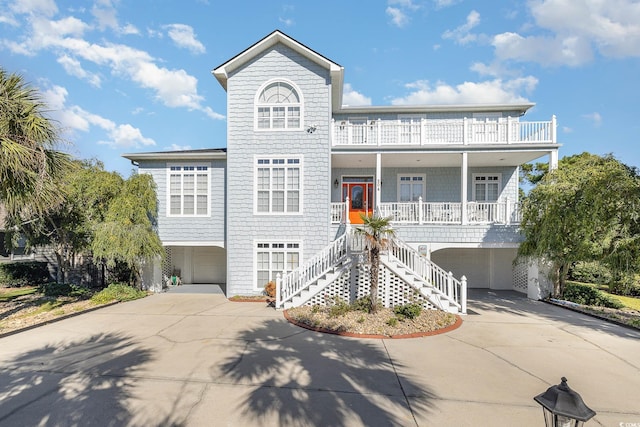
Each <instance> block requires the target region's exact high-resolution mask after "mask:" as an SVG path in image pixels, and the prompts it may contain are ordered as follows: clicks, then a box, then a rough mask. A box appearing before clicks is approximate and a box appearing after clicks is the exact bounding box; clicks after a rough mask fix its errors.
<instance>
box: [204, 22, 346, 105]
mask: <svg viewBox="0 0 640 427" xmlns="http://www.w3.org/2000/svg"><path fill="white" fill-rule="evenodd" d="M279 43H280V44H283V45H285V46H287V47H288V48H290V49H292V50H294V51H295V52H297V53H299V54H300V55H302V56H304V57H305V58H307V59H309V60H310V61H313V62H315V63H316V64H318V65H320V66H322V67H324V68H325V69H327V70H329V73H330V76H331V88H332V90H331V97H332V106H333V109H334V110H338V109H340V107H341V104H342V84H343V78H344V68H343V67H342V66H341V65H339V64H337V63H335V62H333V61H331V60H330V59H328V58H326V57H325V56H322V55H320V54H319V53H318V52H316V51H315V50H313V49H311V48H309V47H307V46H305V45H303V44H302V43H300V42H298V41H297V40H294V39H292V38H291V37H289V36H288V35H286V34H284V33H283V32H281V31H279V30H275V31H274V32H272V33H271V34H269V35H268V36H266V37H265V38H263V39H262V40H260V41H258V42H257V43H255V44H254V45H252V46H250V47H248V48H247V49H245V50H244V51H242V52H240V53H239V54H237V55H236V56H234V57H233V58H231V59H229V60H228V61H226V62H225V63H223V64H220V65H219V66H217V67H216V68H214V69H213V70H211V73H212V74H213V75H214V76H215V78H216V79H217V80H218V82H220V84H221V85H222V87H223V88H224V89H225V90H227V79H228V77H229V74H231V73H232V72H233V71H235V70H237V69H238V68H240V67H241V66H243V65H244V64H246V63H247V62H249V61H251V60H252V59H253V58H255V57H256V56H258V55H260V54H261V53H263V52H265V51H266V50H268V49H270V48H272V47H273V46H275V45H277V44H279Z"/></svg>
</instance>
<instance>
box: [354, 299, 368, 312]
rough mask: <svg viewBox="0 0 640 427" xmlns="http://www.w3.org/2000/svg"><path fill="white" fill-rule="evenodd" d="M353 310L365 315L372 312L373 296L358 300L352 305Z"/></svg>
mask: <svg viewBox="0 0 640 427" xmlns="http://www.w3.org/2000/svg"><path fill="white" fill-rule="evenodd" d="M351 308H352V309H353V310H356V311H363V312H365V313H370V312H371V295H367V296H364V297H362V298H358V299H357V300H355V301H354V302H352V303H351Z"/></svg>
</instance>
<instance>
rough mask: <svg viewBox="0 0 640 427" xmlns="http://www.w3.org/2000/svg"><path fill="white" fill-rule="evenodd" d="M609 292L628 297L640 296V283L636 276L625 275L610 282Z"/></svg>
mask: <svg viewBox="0 0 640 427" xmlns="http://www.w3.org/2000/svg"><path fill="white" fill-rule="evenodd" d="M609 292H610V293H612V294H616V295H623V296H627V297H640V284H638V282H637V281H636V278H635V276H633V275H625V276H623V277H622V278H621V279H619V280H617V281H615V282H611V283H610V284H609Z"/></svg>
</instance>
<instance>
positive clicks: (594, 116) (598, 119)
mask: <svg viewBox="0 0 640 427" xmlns="http://www.w3.org/2000/svg"><path fill="white" fill-rule="evenodd" d="M582 117H584V118H585V119H587V120H589V121H591V122H592V123H593V125H594V126H595V127H599V126H600V125H602V116H601V115H600V113H598V112H597V111H594V112H593V113H589V114H583V115H582Z"/></svg>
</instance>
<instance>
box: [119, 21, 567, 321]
mask: <svg viewBox="0 0 640 427" xmlns="http://www.w3.org/2000/svg"><path fill="white" fill-rule="evenodd" d="M212 73H213V75H214V77H215V78H216V79H217V81H218V82H219V83H220V85H221V86H222V88H223V89H224V90H225V91H226V92H227V115H228V118H227V119H228V123H227V126H228V127H227V148H226V149H223V150H220V149H205V150H192V151H175V152H156V153H135V154H126V155H124V157H126V158H128V159H130V160H131V161H132V162H134V163H135V164H137V165H138V168H139V172H140V173H150V174H152V175H153V177H154V180H155V182H156V184H157V191H158V197H159V202H160V203H159V220H158V227H159V234H160V238H161V240H162V242H163V244H164V246H165V248H166V253H167V256H166V258H165V260H164V262H163V263H162V265H160V263H159V262H158V263H156V265H154V266H153V267H152V268H150V269H149V272H148V274H147V278H146V281H147V283H148V284H149V286H150V287H155V288H157V287H159V286H161V285H162V284H163V283H164V282H165V281H166V280H167V278H168V277H171V276H175V275H178V276H180V278H181V280H182V282H183V283H193V284H197V283H221V284H224V286H225V290H226V293H227V296H232V295H246V294H256V293H260V292H261V291H262V290H263V287H264V286H265V284H267V283H268V282H269V281H277V282H278V289H279V292H278V301H277V304H278V305H279V306H285V307H286V306H290V305H297V304H304V303H308V302H310V301H311V302H314V301H315V302H318V301H321V300H322V299H323V298H325V299H326V298H327V297H331V296H334V295H338V296H342V297H345V298H353V297H355V296H358V295H362V294H363V293H364V292H366V287H367V279H366V274H364V273H365V272H366V263H364V262H362V260H363V257H362V253H361V250H362V248H361V247H359V246H358V244H357V242H356V241H355V240H354V239H353V238H352V237H349V236H350V235H351V234H350V233H349V232H348V230H350V229H351V228H352V227H353V226H354V224H357V223H358V222H361V217H360V214H365V215H370V214H373V213H374V212H377V213H379V214H380V215H383V216H391V217H392V224H393V226H394V229H395V230H396V233H397V238H398V239H397V242H396V245H394V250H393V251H392V253H391V252H390V253H389V256H388V257H386V258H385V260H384V261H383V268H382V269H381V279H382V283H383V286H382V288H381V298H382V299H383V300H384V301H385V303H387V304H397V303H401V302H402V301H405V300H406V299H407V298H415V297H416V295H417V297H418V298H420V299H421V300H424V303H425V304H426V305H433V306H435V307H438V308H444V309H447V310H449V311H456V312H463V311H464V303H465V295H464V293H465V292H466V288H467V287H469V288H490V289H517V290H520V291H522V292H528V287H530V285H531V283H532V282H533V281H532V279H531V274H530V273H531V272H530V271H529V272H528V268H527V266H524V267H518V266H516V267H514V265H513V261H514V259H515V257H516V252H517V248H518V244H519V242H520V240H521V235H520V234H519V231H518V220H519V210H518V206H519V203H518V202H519V200H518V188H519V183H518V172H519V166H520V165H522V164H524V163H527V162H531V161H533V160H536V159H539V158H541V157H546V158H547V159H548V161H549V162H550V165H551V167H555V166H556V165H557V161H558V149H559V144H558V143H557V141H556V121H555V117H552V118H551V119H550V120H549V121H543V122H539V121H525V120H523V119H524V116H525V115H526V113H527V111H528V110H529V109H530V108H531V107H532V106H533V104H530V103H522V104H505V105H480V104H469V105H446V106H438V105H430V106H358V107H349V106H344V105H342V91H343V78H344V69H343V67H342V66H340V65H339V64H338V63H336V62H334V61H332V60H330V59H328V58H327V57H325V56H323V55H321V54H320V53H318V52H315V51H314V50H313V49H311V48H309V47H307V46H305V45H303V44H302V43H300V42H298V41H296V40H294V39H293V38H291V37H289V36H287V35H286V34H284V33H282V32H280V31H274V32H273V33H271V34H269V35H268V36H266V37H265V38H263V39H262V40H260V41H258V42H257V43H255V44H254V45H252V46H250V47H249V48H247V49H246V50H244V51H243V52H241V53H239V54H238V55H236V56H235V57H233V58H231V59H229V60H228V61H226V62H225V63H223V64H221V65H220V66H218V67H216V68H215V69H214V70H213V71H212ZM529 270H530V269H529ZM416 291H417V293H416Z"/></svg>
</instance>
